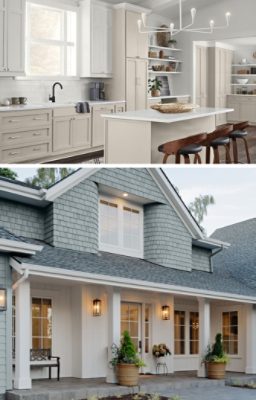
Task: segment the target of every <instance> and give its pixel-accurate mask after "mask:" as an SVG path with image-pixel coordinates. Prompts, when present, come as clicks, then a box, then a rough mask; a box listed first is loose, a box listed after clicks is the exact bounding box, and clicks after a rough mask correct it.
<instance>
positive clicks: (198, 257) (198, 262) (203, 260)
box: [192, 246, 211, 272]
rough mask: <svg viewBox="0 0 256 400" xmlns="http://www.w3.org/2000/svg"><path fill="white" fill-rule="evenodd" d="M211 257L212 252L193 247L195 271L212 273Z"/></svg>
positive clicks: (193, 266) (193, 267)
mask: <svg viewBox="0 0 256 400" xmlns="http://www.w3.org/2000/svg"><path fill="white" fill-rule="evenodd" d="M210 256H211V251H210V250H205V249H200V248H198V247H195V246H193V248H192V269H195V270H197V271H204V272H210V271H211V264H210Z"/></svg>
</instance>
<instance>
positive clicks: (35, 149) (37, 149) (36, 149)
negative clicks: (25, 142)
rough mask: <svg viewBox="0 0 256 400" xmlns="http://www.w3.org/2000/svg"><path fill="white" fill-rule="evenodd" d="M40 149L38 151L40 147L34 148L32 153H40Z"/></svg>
mask: <svg viewBox="0 0 256 400" xmlns="http://www.w3.org/2000/svg"><path fill="white" fill-rule="evenodd" d="M40 150H41V149H40V147H34V148H33V151H40Z"/></svg>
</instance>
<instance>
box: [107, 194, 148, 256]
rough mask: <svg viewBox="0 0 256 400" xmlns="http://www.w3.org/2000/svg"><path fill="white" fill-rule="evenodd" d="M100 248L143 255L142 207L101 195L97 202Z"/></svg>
mask: <svg viewBox="0 0 256 400" xmlns="http://www.w3.org/2000/svg"><path fill="white" fill-rule="evenodd" d="M99 246H100V250H102V251H108V252H112V253H117V254H124V255H127V256H133V257H139V258H142V257H143V208H142V207H140V206H137V205H133V204H131V203H128V202H127V201H124V200H122V199H113V198H108V197H106V198H105V197H104V198H103V197H102V198H101V199H100V204H99Z"/></svg>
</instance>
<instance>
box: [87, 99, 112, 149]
mask: <svg viewBox="0 0 256 400" xmlns="http://www.w3.org/2000/svg"><path fill="white" fill-rule="evenodd" d="M114 112H115V106H114V105H106V106H104V105H103V106H102V105H101V106H100V105H99V106H93V107H92V147H98V146H103V145H104V118H102V116H101V115H102V114H111V113H114Z"/></svg>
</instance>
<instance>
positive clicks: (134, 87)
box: [126, 59, 148, 111]
mask: <svg viewBox="0 0 256 400" xmlns="http://www.w3.org/2000/svg"><path fill="white" fill-rule="evenodd" d="M126 100H127V111H135V110H145V109H147V108H148V62H147V60H141V59H127V61H126Z"/></svg>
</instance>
